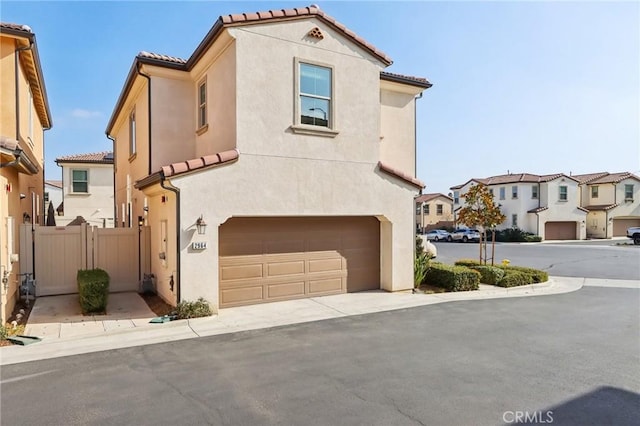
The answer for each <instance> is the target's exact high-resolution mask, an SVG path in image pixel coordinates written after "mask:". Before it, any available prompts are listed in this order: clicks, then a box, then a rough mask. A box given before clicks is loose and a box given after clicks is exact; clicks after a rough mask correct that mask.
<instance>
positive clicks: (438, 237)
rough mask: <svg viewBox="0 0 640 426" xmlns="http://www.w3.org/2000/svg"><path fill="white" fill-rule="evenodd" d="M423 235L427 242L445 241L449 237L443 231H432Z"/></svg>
mask: <svg viewBox="0 0 640 426" xmlns="http://www.w3.org/2000/svg"><path fill="white" fill-rule="evenodd" d="M425 235H426V237H427V240H429V241H431V240H433V241H447V237H449V233H448V232H447V231H445V230H444V229H433V230H431V231H429V232H427V233H426V234H425Z"/></svg>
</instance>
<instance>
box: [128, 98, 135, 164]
mask: <svg viewBox="0 0 640 426" xmlns="http://www.w3.org/2000/svg"><path fill="white" fill-rule="evenodd" d="M135 153H136V110H135V109H134V110H133V111H131V114H129V156H132V155H134V154H135Z"/></svg>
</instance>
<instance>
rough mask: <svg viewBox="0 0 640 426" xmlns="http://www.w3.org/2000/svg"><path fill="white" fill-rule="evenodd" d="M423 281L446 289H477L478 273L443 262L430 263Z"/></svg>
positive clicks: (478, 282)
mask: <svg viewBox="0 0 640 426" xmlns="http://www.w3.org/2000/svg"><path fill="white" fill-rule="evenodd" d="M425 282H426V283H428V284H431V285H435V286H437V287H442V288H445V289H447V290H448V291H469V290H477V289H478V288H479V284H480V273H479V272H478V271H474V270H472V269H469V268H466V267H464V266H451V265H445V264H443V263H435V262H434V263H431V267H430V268H429V270H428V271H427V276H426V277H425Z"/></svg>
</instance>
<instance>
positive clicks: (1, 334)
mask: <svg viewBox="0 0 640 426" xmlns="http://www.w3.org/2000/svg"><path fill="white" fill-rule="evenodd" d="M7 336H9V329H8V328H7V327H6V326H4V325H0V340H7Z"/></svg>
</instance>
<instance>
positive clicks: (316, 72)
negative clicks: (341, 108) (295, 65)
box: [298, 62, 332, 127]
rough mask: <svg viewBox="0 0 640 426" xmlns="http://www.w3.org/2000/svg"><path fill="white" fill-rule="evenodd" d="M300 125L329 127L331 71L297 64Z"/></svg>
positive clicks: (326, 68)
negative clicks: (298, 67)
mask: <svg viewBox="0 0 640 426" xmlns="http://www.w3.org/2000/svg"><path fill="white" fill-rule="evenodd" d="M299 66H300V69H299V79H300V80H299V86H298V87H299V96H300V123H301V124H309V125H312V126H321V127H331V112H332V111H331V102H332V99H331V94H332V69H331V68H328V67H322V66H319V65H311V64H307V63H304V62H300V63H299Z"/></svg>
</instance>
